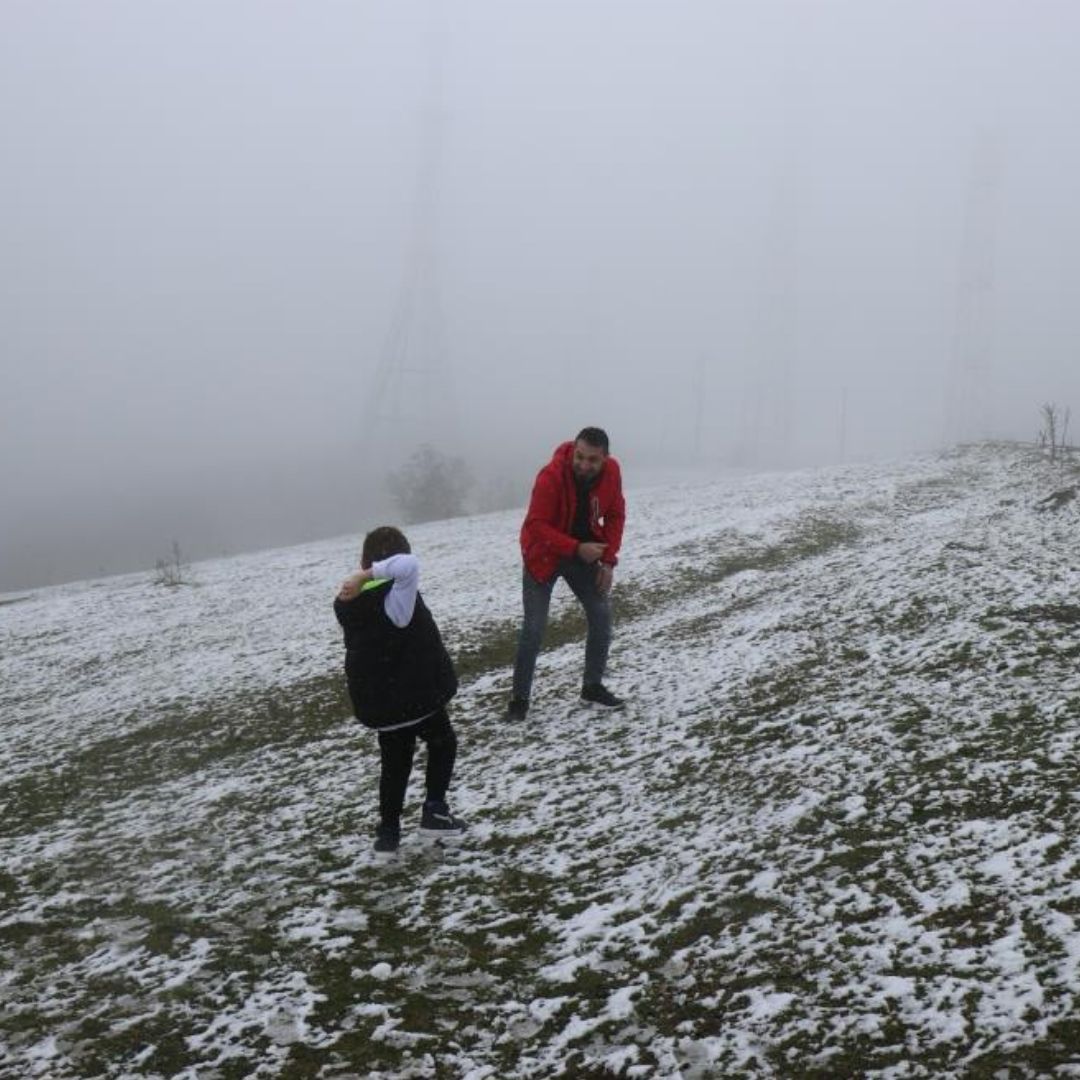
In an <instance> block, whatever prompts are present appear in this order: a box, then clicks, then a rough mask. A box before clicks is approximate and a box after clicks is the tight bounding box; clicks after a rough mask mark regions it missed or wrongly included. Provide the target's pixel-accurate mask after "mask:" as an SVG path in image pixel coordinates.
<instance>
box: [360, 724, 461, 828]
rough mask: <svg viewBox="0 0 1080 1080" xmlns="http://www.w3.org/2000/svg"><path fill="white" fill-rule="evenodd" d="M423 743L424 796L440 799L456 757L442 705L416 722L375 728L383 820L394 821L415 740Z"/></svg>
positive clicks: (454, 740)
mask: <svg viewBox="0 0 1080 1080" xmlns="http://www.w3.org/2000/svg"><path fill="white" fill-rule="evenodd" d="M417 739H423V740H424V742H425V743H427V775H426V776H425V784H426V787H427V797H428V799H431V800H436V799H438V800H440V801H441V800H444V799H445V798H446V789H447V788H448V787H449V786H450V777H451V776H452V775H453V772H454V759H455V758H456V757H457V735H455V734H454V728H453V726H452V725H451V723H450V717H449V716H447V715H446V710H445V709H439V710H438V712H434V713H432V714H431V716H429V717H428V718H427V719H426V720H421V721H420V723H419V724H412V725H411V726H410V727H407V728H400V729H399V730H398V731H380V732H379V755H380V757H381V758H382V775H381V776H380V777H379V813H380V814H381V815H382V820H383V823H384V824H386V825H396V824H397V823H398V822H399V821H400V820H401V810H402V807H403V806H404V805H405V789H406V788H407V787H408V786H409V774H410V773H411V772H412V765H413V755H414V754H415V753H416V740H417Z"/></svg>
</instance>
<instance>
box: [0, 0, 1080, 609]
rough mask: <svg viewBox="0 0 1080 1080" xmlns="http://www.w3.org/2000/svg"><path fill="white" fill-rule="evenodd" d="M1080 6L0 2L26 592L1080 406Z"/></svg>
mask: <svg viewBox="0 0 1080 1080" xmlns="http://www.w3.org/2000/svg"><path fill="white" fill-rule="evenodd" d="M1078 41H1080V5H1077V4H1075V3H1074V2H1073V0H1059V2H1054V0H1039V2H1038V3H1035V4H1031V3H1021V2H1019V0H1017V2H1013V3H1001V2H996V3H995V2H992V0H970V2H960V0H955V2H949V0H902V2H901V0H897V2H892V0H787V2H780V0H776V2H771V3H770V2H761V0H742V2H734V0H732V2H719V0H672V2H670V3H660V2H658V0H649V2H645V0H637V2H631V0H610V2H599V0H543V2H541V0H529V2H525V0H516V2H515V0H455V2H454V3H453V4H450V3H446V4H445V5H438V4H433V3H421V2H415V3H409V2H402V0H393V2H390V0H383V2H381V3H374V2H369V3H364V2H361V0H348V2H345V0H335V2H318V3H307V4H301V3H298V2H288V3H286V2H282V0H258V2H255V0H248V2H228V3H224V4H223V3H218V2H215V3H209V2H201V0H183V2H180V0H163V2H161V3H154V4H147V3H145V0H96V2H94V3H88V2H86V0H69V2H62V0H54V2H50V3H48V4H41V3H38V2H37V0H6V2H5V3H4V4H3V6H2V7H0V146H2V153H3V161H2V168H0V251H2V253H3V254H2V259H0V424H2V428H0V590H2V589H7V590H12V589H18V588H24V587H29V586H33V585H41V584H47V583H50V582H55V581H61V580H65V579H72V578H80V577H87V576H91V575H94V574H98V573H113V572H119V571H125V570H136V569H140V568H143V567H147V568H150V567H152V566H153V564H154V561H155V559H157V558H160V557H163V556H165V555H167V554H168V552H169V550H170V546H171V544H172V542H173V541H174V540H176V541H177V542H178V543H179V544H180V546H181V548H182V550H183V551H184V552H185V554H187V555H188V556H189V557H192V558H194V557H200V556H207V555H217V554H221V553H226V552H231V551H238V550H244V549H251V548H258V547H265V546H270V545H276V544H284V543H291V542H296V541H299V540H304V539H311V538H317V537H323V536H330V535H336V534H340V533H346V532H357V533H359V532H362V531H363V530H364V529H365V528H367V527H369V526H371V525H372V524H374V523H376V521H375V519H376V518H377V517H379V516H380V515H381V516H391V517H392V516H393V514H394V512H395V511H394V509H393V507H392V504H389V503H388V502H387V496H386V492H385V485H386V480H387V478H388V476H389V475H390V474H391V473H392V472H393V471H394V470H395V469H396V468H397V467H399V466H400V464H401V463H402V462H403V461H404V460H406V459H408V457H409V456H410V455H411V454H412V453H413V452H414V451H415V450H416V448H417V447H418V446H419V445H420V444H422V443H424V442H430V443H432V444H433V445H434V446H436V447H437V448H438V449H439V450H440V451H441V452H445V453H447V454H451V455H458V456H460V457H461V458H462V459H464V461H466V462H467V463H468V467H469V469H470V470H471V473H472V475H473V477H474V479H475V484H474V489H473V490H474V496H473V503H472V505H474V506H475V507H478V508H482V507H484V506H488V505H496V504H498V503H499V502H500V501H502V502H507V501H509V502H510V503H511V504H513V503H514V501H515V499H516V501H517V502H518V503H520V504H523V503H524V501H525V499H526V497H527V493H528V485H529V482H530V480H531V475H532V473H533V471H534V470H535V469H536V468H537V467H539V465H540V464H541V463H542V462H543V461H544V460H545V459H546V458H547V457H548V456H549V455H550V452H551V450H552V448H553V447H554V445H555V444H556V443H557V442H559V441H560V440H562V439H564V438H569V437H571V436H572V435H573V434H574V432H576V431H577V430H578V429H579V428H580V427H582V426H584V425H586V424H599V425H601V426H603V427H605V428H606V429H607V430H608V431H609V433H610V435H611V438H612V444H613V445H612V449H613V451H614V452H615V453H617V454H618V455H619V456H620V458H621V459H622V461H623V466H624V471H625V473H626V478H627V483H628V484H631V485H632V484H633V483H634V481H635V478H640V477H644V476H647V475H651V474H655V473H656V470H658V469H664V468H674V467H677V466H678V467H703V468H724V467H732V466H738V467H749V468H776V467H793V466H802V465H816V464H820V463H826V462H834V461H841V460H864V459H868V458H874V457H882V456H891V455H897V454H904V453H909V452H912V451H919V450H928V449H934V448H937V447H942V446H946V445H948V444H950V443H951V442H954V441H957V440H961V439H970V438H982V437H1006V438H1032V437H1034V435H1035V434H1036V432H1037V430H1038V425H1039V419H1038V412H1037V411H1038V407H1039V405H1040V404H1041V403H1042V402H1044V401H1051V402H1055V403H1058V404H1060V405H1061V406H1063V407H1065V406H1069V405H1072V406H1073V407H1078V406H1080V365H1078V364H1077V363H1076V359H1075V357H1074V351H1075V349H1076V343H1077V342H1078V341H1080V305H1078V304H1077V302H1076V299H1075V298H1076V297H1077V295H1080V291H1078V287H1080V255H1078V253H1080V214H1078V213H1077V210H1076V208H1075V199H1076V191H1077V190H1080V123H1078V119H1080V118H1078V116H1077V102H1080V85H1078V83H1080V64H1078V63H1077V59H1078V57H1077V44H1076V43H1077V42H1078Z"/></svg>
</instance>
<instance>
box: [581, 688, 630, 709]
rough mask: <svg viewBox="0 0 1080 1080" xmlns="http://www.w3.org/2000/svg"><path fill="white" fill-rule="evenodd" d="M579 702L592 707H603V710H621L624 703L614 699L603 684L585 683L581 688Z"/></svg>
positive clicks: (617, 698) (616, 698) (621, 700)
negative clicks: (584, 702)
mask: <svg viewBox="0 0 1080 1080" xmlns="http://www.w3.org/2000/svg"><path fill="white" fill-rule="evenodd" d="M581 700H582V701H588V702H590V703H591V704H593V705H603V706H604V708H605V709H621V708H622V707H623V705H625V704H626V702H624V701H623V699H622V698H619V697H616V696H615V695H614V694H613V693H612V692H611V691H610V690H609V689H608V688H607V687H606V686H604V684H603V683H598V682H587V683H586V684H585V685H584V686H583V687H582V688H581Z"/></svg>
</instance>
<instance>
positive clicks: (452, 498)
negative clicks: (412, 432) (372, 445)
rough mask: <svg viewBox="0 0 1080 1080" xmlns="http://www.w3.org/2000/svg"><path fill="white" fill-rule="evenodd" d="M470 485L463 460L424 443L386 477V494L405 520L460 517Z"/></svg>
mask: <svg viewBox="0 0 1080 1080" xmlns="http://www.w3.org/2000/svg"><path fill="white" fill-rule="evenodd" d="M471 487H472V476H471V474H470V472H469V470H468V468H467V467H466V466H465V463H464V462H463V461H462V460H461V459H460V458H457V457H449V456H447V455H446V454H444V453H442V452H441V451H439V450H436V449H435V448H434V447H433V446H430V445H428V444H425V445H424V446H421V447H420V449H419V450H417V451H416V453H415V454H413V455H412V457H410V458H409V459H408V461H406V462H405V463H404V464H403V465H402V466H401V467H400V468H398V469H397V470H396V471H394V472H393V473H391V474H390V477H389V479H388V481H387V488H388V490H389V491H390V494H391V495H392V496H393V497H394V499H395V500H396V502H397V504H398V506H399V507H400V508H401V512H402V515H403V516H404V518H405V520H406V521H409V522H413V521H435V520H438V519H440V518H452V517H460V516H461V515H462V514H464V513H465V502H466V499H467V497H468V494H469V490H470V488H471Z"/></svg>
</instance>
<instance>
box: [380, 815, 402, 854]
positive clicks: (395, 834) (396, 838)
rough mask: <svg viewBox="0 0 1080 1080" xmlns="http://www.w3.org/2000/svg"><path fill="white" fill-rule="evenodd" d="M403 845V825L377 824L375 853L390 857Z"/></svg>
mask: <svg viewBox="0 0 1080 1080" xmlns="http://www.w3.org/2000/svg"><path fill="white" fill-rule="evenodd" d="M399 847H401V826H400V825H385V824H383V823H381V822H380V823H379V824H378V825H376V826H375V854H376V855H382V856H384V857H386V858H389V857H390V856H391V855H396V854H397V850H398V848H399Z"/></svg>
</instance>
